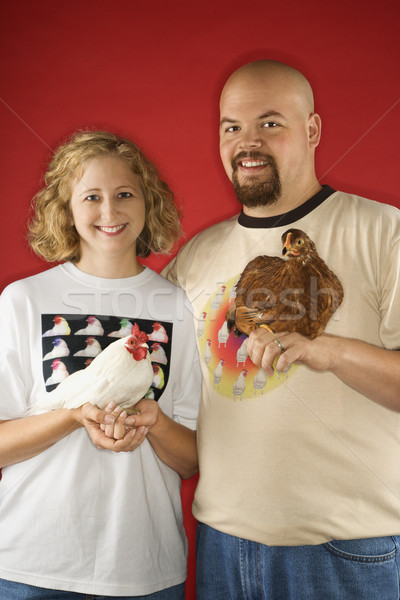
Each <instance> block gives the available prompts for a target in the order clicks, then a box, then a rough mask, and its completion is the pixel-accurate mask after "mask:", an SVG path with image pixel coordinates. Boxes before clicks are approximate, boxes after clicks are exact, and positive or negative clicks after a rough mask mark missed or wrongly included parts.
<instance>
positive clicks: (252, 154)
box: [231, 150, 276, 171]
mask: <svg viewBox="0 0 400 600" xmlns="http://www.w3.org/2000/svg"><path fill="white" fill-rule="evenodd" d="M243 158H247V159H252V160H265V161H267V162H269V163H270V165H272V166H273V167H274V166H276V163H275V159H274V157H273V156H271V155H270V154H261V152H257V151H255V150H250V151H245V150H242V151H241V152H238V154H236V156H234V157H233V158H232V162H231V165H232V169H233V170H234V171H235V170H236V169H237V168H238V166H239V162H240V161H241V160H242V159H243Z"/></svg>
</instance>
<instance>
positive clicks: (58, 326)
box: [42, 315, 71, 337]
mask: <svg viewBox="0 0 400 600" xmlns="http://www.w3.org/2000/svg"><path fill="white" fill-rule="evenodd" d="M53 323H54V327H53V329H48V330H47V331H45V332H44V334H43V335H42V337H51V336H53V335H69V334H70V333H71V328H70V326H69V325H68V321H66V319H64V317H61V316H60V315H57V316H56V317H54V319H53Z"/></svg>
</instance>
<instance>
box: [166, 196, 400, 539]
mask: <svg viewBox="0 0 400 600" xmlns="http://www.w3.org/2000/svg"><path fill="white" fill-rule="evenodd" d="M289 228H297V229H300V230H303V231H305V232H306V233H307V234H308V236H309V237H310V238H311V239H312V240H313V242H314V243H315V244H316V248H317V252H318V254H319V256H320V257H321V258H322V259H323V260H324V261H325V262H326V263H327V265H328V266H329V267H330V269H331V270H332V271H333V272H334V273H335V274H336V275H337V276H338V278H339V279H340V281H341V283H342V286H343V289H344V299H343V303H342V305H341V306H340V308H339V309H338V311H337V312H336V313H335V315H334V316H333V317H332V318H331V320H330V321H329V323H328V326H327V328H326V333H331V334H333V335H337V336H343V337H346V338H355V339H359V340H363V341H365V342H368V343H370V344H374V345H376V346H379V347H384V348H387V349H390V350H395V349H398V348H400V279H399V273H400V212H399V211H398V210H397V209H395V208H393V207H391V206H387V205H384V204H380V203H377V202H372V201H370V200H366V199H363V198H360V197H357V196H353V195H349V194H344V193H341V192H333V190H331V189H329V188H327V187H325V188H324V189H323V190H321V192H320V193H319V194H317V195H316V196H315V197H313V198H311V199H310V200H309V201H307V202H306V203H304V204H303V205H301V206H299V207H298V208H297V209H295V210H293V211H291V212H290V213H287V214H285V215H281V216H279V217H271V218H267V219H256V218H253V219H252V218H249V217H247V218H246V217H245V215H243V214H242V215H241V216H240V217H239V219H238V218H237V217H234V218H232V219H230V220H227V221H224V222H222V223H219V224H218V225H215V226H213V227H211V228H209V229H207V230H206V231H204V232H202V233H200V234H199V235H197V236H196V237H195V238H193V240H191V241H190V242H189V243H187V244H186V245H185V246H184V247H183V249H182V250H181V252H180V253H179V254H178V256H177V258H176V259H174V260H173V262H172V263H171V264H170V265H169V266H168V267H167V269H166V270H165V274H166V276H167V277H168V278H169V279H171V280H172V281H174V282H175V283H177V284H178V285H180V286H182V287H183V288H184V289H185V291H186V293H187V295H188V298H189V300H190V301H191V303H192V306H193V314H194V320H195V325H196V328H197V340H198V348H199V352H200V355H201V367H202V373H203V392H202V401H201V405H200V411H199V419H198V428H197V429H198V451H199V461H200V480H199V484H198V486H197V490H196V494H195V500H194V511H193V512H194V515H195V517H196V518H197V519H198V520H200V521H202V522H204V523H206V524H208V525H209V526H211V527H213V528H215V529H217V530H220V531H223V532H225V533H228V534H231V535H235V536H238V537H243V538H246V539H250V540H255V541H258V542H261V543H264V544H268V545H303V544H319V543H323V542H325V541H328V540H332V539H353V538H364V537H374V536H384V535H396V534H400V500H399V499H400V468H399V464H400V414H399V413H395V412H393V411H390V410H388V409H386V408H384V407H383V406H380V405H379V404H377V403H375V402H372V401H371V400H369V399H368V398H366V397H364V396H363V395H362V394H360V393H358V392H356V391H355V390H354V389H352V388H350V387H349V386H348V385H346V384H345V383H343V382H342V381H341V380H340V379H338V378H337V377H336V376H335V375H333V374H332V373H329V372H326V373H318V372H314V371H312V370H311V369H309V368H308V367H306V366H304V365H293V366H292V367H291V369H290V370H289V372H288V373H287V374H278V373H275V375H274V376H273V377H268V378H267V377H266V375H265V373H264V372H263V371H262V370H260V369H258V368H257V367H255V365H253V363H252V362H251V361H250V359H249V357H248V355H247V350H246V340H245V336H244V335H242V336H240V337H235V336H234V334H233V333H231V334H230V335H229V333H228V331H227V329H226V321H225V316H226V312H227V309H228V307H229V305H230V304H231V302H232V301H233V298H234V297H235V284H236V282H237V280H238V278H239V276H240V274H241V272H242V271H243V269H244V268H245V266H246V265H247V264H248V263H249V262H250V261H251V260H253V259H254V258H255V257H256V256H259V255H270V256H279V255H280V254H281V250H282V244H281V236H282V234H283V233H285V232H286V231H287V230H288V229H289ZM267 287H268V285H267ZM376 377H377V378H379V377H381V375H380V373H379V371H377V372H376ZM384 385H385V381H384V380H383V381H382V386H384Z"/></svg>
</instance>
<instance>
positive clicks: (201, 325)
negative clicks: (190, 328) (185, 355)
mask: <svg viewBox="0 0 400 600" xmlns="http://www.w3.org/2000/svg"><path fill="white" fill-rule="evenodd" d="M206 318H207V313H206V312H203V313H202V315H201V317H200V318H199V320H198V325H197V337H199V338H200V337H202V335H203V333H204V327H205V324H206Z"/></svg>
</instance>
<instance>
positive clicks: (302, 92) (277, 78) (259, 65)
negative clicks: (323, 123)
mask: <svg viewBox="0 0 400 600" xmlns="http://www.w3.org/2000/svg"><path fill="white" fill-rule="evenodd" d="M238 86H239V87H240V88H244V87H246V88H248V89H251V88H253V87H260V86H262V87H265V88H266V89H267V88H268V87H270V88H271V89H273V88H280V89H281V90H282V91H284V92H285V93H287V94H290V95H292V96H293V97H295V98H296V100H297V102H298V104H299V108H300V107H301V108H302V110H303V111H304V113H305V114H307V115H310V114H311V113H313V112H314V96H313V91H312V88H311V85H310V84H309V82H308V81H307V79H306V78H305V77H304V75H303V74H302V73H300V71H297V70H296V69H294V68H293V67H290V66H289V65H285V64H284V63H281V62H278V61H275V60H257V61H254V62H251V63H248V64H247V65H243V66H242V67H240V68H239V69H237V70H236V71H234V72H233V73H232V75H231V76H230V77H229V78H228V80H227V82H226V83H225V86H224V88H223V90H222V93H221V104H223V101H224V99H225V97H226V96H227V95H228V94H229V93H230V92H231V91H232V90H235V89H237V88H238Z"/></svg>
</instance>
